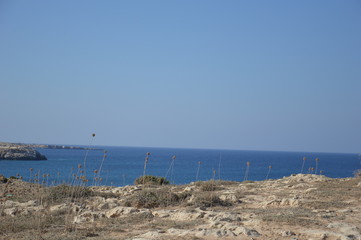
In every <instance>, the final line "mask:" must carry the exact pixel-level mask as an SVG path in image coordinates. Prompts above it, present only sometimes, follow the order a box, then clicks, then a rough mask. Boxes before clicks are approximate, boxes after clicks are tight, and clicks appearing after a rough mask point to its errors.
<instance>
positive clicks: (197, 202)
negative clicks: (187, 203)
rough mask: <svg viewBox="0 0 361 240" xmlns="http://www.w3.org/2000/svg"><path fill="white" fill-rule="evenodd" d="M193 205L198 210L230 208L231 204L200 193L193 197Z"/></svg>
mask: <svg viewBox="0 0 361 240" xmlns="http://www.w3.org/2000/svg"><path fill="white" fill-rule="evenodd" d="M193 205H194V206H195V207H200V208H208V207H216V206H222V207H225V206H226V207H229V206H232V203H230V202H228V201H223V200H221V199H220V198H219V197H218V196H217V195H215V194H212V193H200V194H198V195H197V196H196V197H195V199H194V201H193Z"/></svg>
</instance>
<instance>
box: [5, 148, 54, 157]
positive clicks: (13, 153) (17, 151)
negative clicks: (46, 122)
mask: <svg viewBox="0 0 361 240" xmlns="http://www.w3.org/2000/svg"><path fill="white" fill-rule="evenodd" d="M0 159H4V160H47V159H46V157H45V156H44V155H42V154H40V153H39V152H38V151H36V150H35V149H32V148H29V147H20V146H7V147H5V146H0Z"/></svg>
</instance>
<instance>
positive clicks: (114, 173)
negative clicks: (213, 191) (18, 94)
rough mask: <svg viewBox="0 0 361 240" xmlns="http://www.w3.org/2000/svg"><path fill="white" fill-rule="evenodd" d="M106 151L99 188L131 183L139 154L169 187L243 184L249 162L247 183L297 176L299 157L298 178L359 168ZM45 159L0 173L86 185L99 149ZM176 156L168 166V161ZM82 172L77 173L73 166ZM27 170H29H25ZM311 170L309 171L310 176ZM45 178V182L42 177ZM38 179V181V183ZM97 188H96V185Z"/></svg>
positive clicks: (347, 161)
mask: <svg viewBox="0 0 361 240" xmlns="http://www.w3.org/2000/svg"><path fill="white" fill-rule="evenodd" d="M98 148H103V149H105V150H106V151H107V157H106V158H105V160H104V162H103V166H102V170H101V172H100V177H101V178H102V182H101V185H112V186H124V185H129V184H133V183H134V180H135V179H136V178H137V177H139V176H142V175H143V169H144V159H145V156H146V155H145V154H146V153H147V152H150V156H149V160H148V164H147V168H146V174H147V175H148V174H149V175H155V176H161V177H167V179H168V180H170V181H171V183H174V184H187V183H190V182H193V181H196V180H210V179H213V178H214V179H222V180H231V181H243V180H244V179H245V175H246V169H247V162H249V169H248V177H247V180H255V181H257V180H265V179H266V176H267V174H268V172H269V166H272V168H271V170H270V172H269V177H268V178H271V179H278V178H282V177H284V176H290V175H291V174H297V173H300V172H301V169H302V164H303V157H306V161H305V163H304V168H303V173H309V172H310V168H312V167H313V168H314V169H315V168H316V161H315V159H316V158H319V161H318V166H317V173H318V174H319V173H320V171H322V172H323V173H322V174H323V175H326V176H328V177H332V178H343V177H352V176H353V172H354V171H355V170H357V169H361V159H360V155H358V154H340V153H307V152H270V151H241V150H208V149H172V148H145V147H104V146H101V147H98ZM38 150H39V152H40V153H42V154H44V155H46V156H47V158H48V160H46V161H7V160H1V161H0V174H3V175H5V176H7V177H9V176H16V175H20V176H22V177H23V179H24V180H26V181H29V180H31V181H32V180H33V179H34V175H35V174H38V175H39V176H40V177H39V178H40V181H43V180H44V181H45V182H46V184H49V185H51V184H61V183H69V182H71V180H72V178H73V175H74V174H79V175H80V173H78V171H80V170H81V171H84V170H85V171H86V175H87V178H88V179H89V182H88V184H89V185H92V184H93V179H94V176H95V174H94V170H99V168H100V165H101V163H102V159H103V155H104V152H103V151H102V150H89V151H87V150H74V149H38ZM174 155H175V156H176V159H175V160H174V163H173V164H172V156H174ZM85 158H86V168H85V169H84V167H82V168H81V169H78V164H81V165H84V164H83V163H84V159H85ZM30 168H32V169H33V170H32V171H30ZM314 172H315V170H314V171H313V173H314ZM44 174H49V175H50V176H48V177H45V176H44V177H43V175H44ZM43 178H44V179H43ZM98 184H99V183H98Z"/></svg>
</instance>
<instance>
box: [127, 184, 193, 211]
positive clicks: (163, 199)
mask: <svg viewBox="0 0 361 240" xmlns="http://www.w3.org/2000/svg"><path fill="white" fill-rule="evenodd" d="M190 195H191V194H189V193H181V194H175V193H172V192H171V191H169V189H168V188H160V189H147V190H144V191H138V192H137V193H136V194H135V195H133V196H132V197H130V198H129V199H128V200H127V206H134V207H137V208H156V207H167V206H176V205H179V204H180V203H182V202H183V201H185V200H186V199H187V198H188V197H190Z"/></svg>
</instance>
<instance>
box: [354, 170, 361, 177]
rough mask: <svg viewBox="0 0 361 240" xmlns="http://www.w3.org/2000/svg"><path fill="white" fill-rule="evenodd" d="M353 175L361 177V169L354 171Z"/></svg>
mask: <svg viewBox="0 0 361 240" xmlns="http://www.w3.org/2000/svg"><path fill="white" fill-rule="evenodd" d="M353 175H354V176H355V178H359V177H361V169H358V170H356V171H354V173H353Z"/></svg>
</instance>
